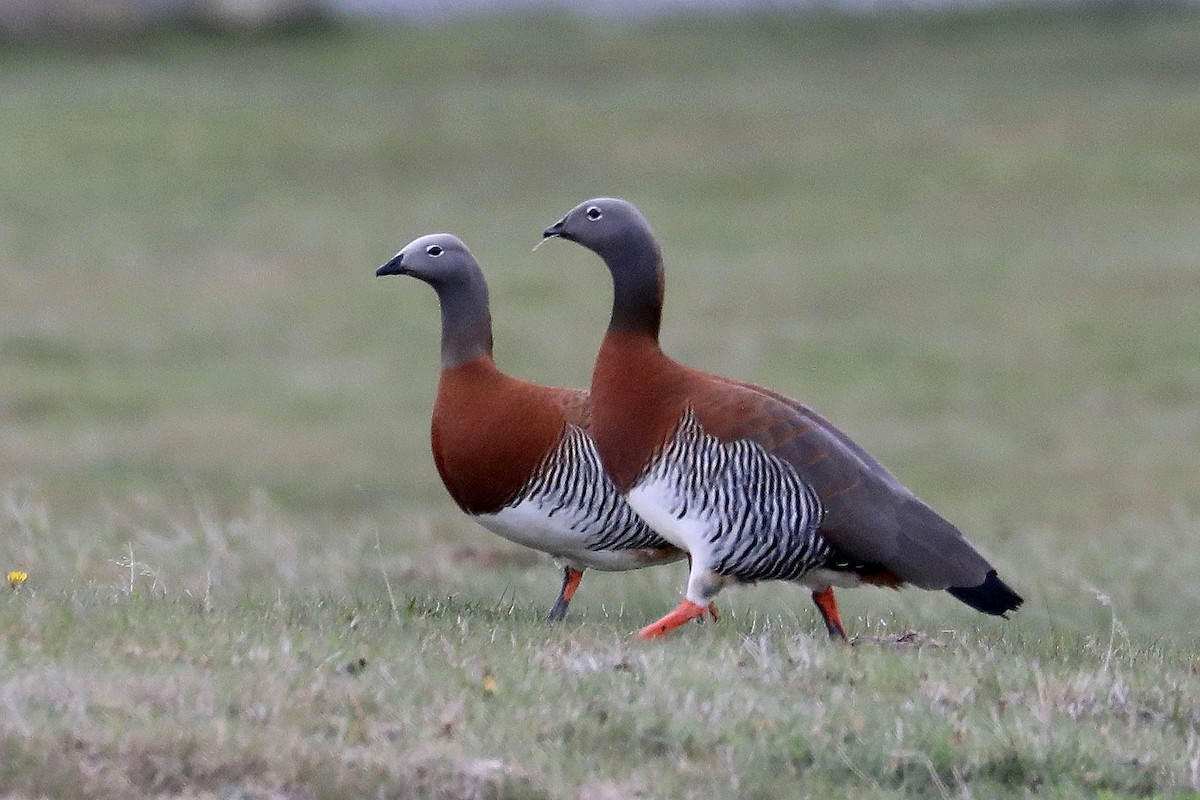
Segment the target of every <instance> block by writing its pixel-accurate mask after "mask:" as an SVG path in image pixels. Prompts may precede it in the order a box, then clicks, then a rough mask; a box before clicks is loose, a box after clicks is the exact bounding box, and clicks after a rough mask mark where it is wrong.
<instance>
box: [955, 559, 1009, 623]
mask: <svg viewBox="0 0 1200 800" xmlns="http://www.w3.org/2000/svg"><path fill="white" fill-rule="evenodd" d="M946 591H947V592H949V593H950V594H952V595H954V596H955V597H956V598H958V599H959V600H961V601H963V602H964V603H966V604H967V605H969V606H970V607H971V608H973V609H975V610H976V611H982V612H983V613H984V614H991V615H993V616H996V617H1003V618H1004V619H1008V612H1009V611H1016V610H1017V609H1018V608H1020V607H1021V604H1022V603H1024V602H1025V600H1024V598H1022V597H1021V595H1019V594H1017V593H1016V592H1014V591H1013V590H1012V589H1010V588H1009V587H1008V584H1006V583H1005V582H1004V581H1002V580H1000V577H999V576H998V575H996V570H992V571H991V572H989V573H988V574H987V577H986V578H984V579H983V583H981V584H979V585H978V586H972V587H970V588H963V587H961V586H951V587H950V588H949V589H947V590H946Z"/></svg>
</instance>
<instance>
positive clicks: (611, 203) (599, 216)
mask: <svg viewBox="0 0 1200 800" xmlns="http://www.w3.org/2000/svg"><path fill="white" fill-rule="evenodd" d="M542 238H543V239H553V238H561V239H566V240H567V241H570V242H576V243H577V244H581V245H583V246H584V247H586V248H588V249H589V250H591V251H592V252H594V253H595V254H596V255H598V256H600V257H601V258H602V259H604V263H605V264H606V265H608V271H609V272H610V273H611V274H612V279H613V313H612V318H611V320H610V321H609V329H610V330H611V329H621V330H641V331H645V332H649V333H651V334H653V335H654V336H657V335H658V326H659V317H660V316H661V313H662V301H663V268H662V255H661V253H660V252H659V249H658V242H657V240H655V238H654V231H652V230H651V229H650V223H649V222H647V221H646V218H645V217H644V216H642V212H640V211H638V210H637V207H636V206H634V205H633V203H630V202H629V201H628V200H619V199H617V198H613V197H597V198H594V199H592V200H585V201H584V202H582V203H580V204H579V205H577V206H575V207H574V208H572V209H571V210H570V211H568V212H567V215H566V216H565V217H563V218H562V219H560V220H559V221H558V222H556V223H554V224H553V225H551V226H550V227H549V228H546V230H545V231H543V232H542Z"/></svg>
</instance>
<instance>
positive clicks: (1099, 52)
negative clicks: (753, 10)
mask: <svg viewBox="0 0 1200 800" xmlns="http://www.w3.org/2000/svg"><path fill="white" fill-rule="evenodd" d="M1197 53H1200V16H1197V15H1196V14H1194V13H1186V12H1183V11H1154V12H1152V11H1147V10H1131V9H1129V8H1125V7H1121V8H1114V9H1110V10H1100V9H1092V10H1059V11H1048V12H1033V11H1019V12H1017V11H1003V12H985V13H969V14H965V13H958V14H941V15H925V16H921V15H917V16H911V17H910V16H881V17H873V18H872V17H864V18H843V17H836V16H821V15H816V16H797V17H791V16H778V15H766V16H758V17H756V16H750V17H745V18H740V19H734V20H725V21H721V22H717V21H710V20H702V19H695V20H682V21H680V20H676V21H671V22H645V23H641V24H638V25H636V26H629V27H622V26H613V25H607V24H602V23H598V22H597V23H584V22H579V21H573V20H571V19H569V18H565V17H549V18H537V19H533V18H515V19H495V20H483V21H472V22H463V23H457V24H453V25H444V26H433V27H412V28H378V29H369V28H348V29H344V30H334V31H328V32H326V33H323V34H321V35H313V36H307V37H299V38H263V39H253V38H246V39H232V40H231V39H221V38H214V37H203V36H197V37H189V36H167V35H164V36H160V37H151V38H147V39H142V40H138V41H136V42H130V43H126V45H125V46H123V47H121V48H114V49H111V50H103V49H92V50H90V51H88V52H81V53H74V52H70V51H67V50H45V49H29V48H16V47H12V46H8V49H6V50H0V74H2V75H3V78H2V79H0V86H2V89H3V95H4V102H3V103H0V130H2V131H4V147H3V148H0V571H7V570H8V569H22V570H25V571H27V572H28V573H29V574H30V578H29V581H28V582H27V584H26V585H25V586H23V587H21V588H20V590H18V591H15V592H11V593H9V592H5V593H4V594H6V595H7V596H5V597H4V598H2V599H0V706H2V707H3V708H4V709H5V713H4V714H0V786H3V787H4V790H3V791H4V792H5V793H7V794H9V795H12V796H14V797H26V796H27V797H38V796H94V797H110V796H111V797H117V796H120V797H127V796H160V795H185V796H196V797H207V796H215V797H230V796H239V797H260V796H261V797H268V796H272V793H284V794H287V796H291V797H312V796H316V797H337V796H358V795H365V796H372V795H374V796H401V797H403V796H429V797H448V798H464V797H466V798H469V797H554V798H558V797H578V798H582V799H583V800H599V799H602V798H610V797H612V798H616V797H622V798H624V797H637V796H640V797H647V798H649V797H672V798H674V797H700V796H714V795H715V796H718V797H747V798H749V797H764V798H765V797H796V796H817V795H823V796H832V797H837V796H844V795H849V794H853V795H856V796H863V797H867V798H873V797H880V798H890V797H908V796H929V797H950V796H969V797H995V796H1024V795H1026V794H1031V793H1034V792H1036V793H1038V794H1039V796H1041V795H1046V796H1051V797H1053V796H1061V797H1075V796H1099V797H1126V796H1150V797H1192V796H1195V795H1196V793H1197V792H1200V707H1198V706H1197V704H1196V703H1197V701H1196V698H1197V697H1200V691H1198V690H1200V686H1198V680H1200V678H1198V674H1200V660H1198V659H1200V656H1198V652H1200V634H1198V633H1197V629H1196V625H1195V620H1196V619H1197V617H1198V615H1200V588H1198V586H1197V583H1196V580H1195V576H1196V575H1197V574H1200V552H1198V551H1197V546H1196V542H1197V541H1198V533H1200V481H1198V480H1197V478H1198V475H1200V471H1198V469H1197V463H1198V462H1197V457H1196V453H1197V452H1200V413H1198V412H1200V325H1197V324H1196V320H1197V319H1200V227H1198V226H1197V225H1196V220H1197V219H1200V95H1198V94H1197V93H1196V90H1195V87H1196V86H1197V85H1198V84H1197V81H1198V80H1200V57H1197V55H1196V54H1197ZM598 194H619V195H623V196H626V197H629V198H631V199H632V200H634V201H635V202H637V203H638V204H639V205H640V206H641V207H642V208H643V210H644V211H645V212H646V213H647V215H648V216H649V218H650V219H651V221H652V223H653V224H654V225H655V228H656V230H657V232H658V234H659V237H660V239H661V241H662V243H663V247H664V252H665V254H666V259H667V270H668V299H667V310H666V320H665V326H664V335H665V341H666V346H667V348H668V349H669V351H670V352H671V353H672V354H674V355H675V356H677V357H679V358H680V359H681V360H684V361H686V362H689V363H692V364H696V365H698V366H702V367H705V368H708V369H711V370H714V371H717V372H721V373H725V374H730V375H733V376H736V377H739V378H744V379H749V380H754V381H759V382H762V383H766V384H768V385H770V386H772V387H774V388H776V389H779V390H780V391H783V392H786V393H787V394H790V395H792V396H795V397H797V398H799V399H802V400H804V401H805V402H808V403H810V404H812V405H813V406H814V407H816V408H818V409H820V410H821V411H823V412H824V413H825V414H826V415H828V416H830V417H831V418H833V419H834V421H835V422H837V423H838V424H840V425H841V426H842V427H843V428H845V429H846V430H847V431H849V432H850V433H851V434H852V435H854V436H855V438H856V439H857V440H858V441H860V442H861V443H862V444H864V445H865V446H867V447H868V448H869V449H871V450H872V451H873V452H874V453H876V454H877V455H878V456H879V457H880V458H881V459H882V460H883V461H884V462H885V463H887V464H888V465H889V466H891V467H892V468H893V469H894V471H896V472H897V473H898V474H899V475H900V476H901V477H902V478H903V479H904V480H905V481H906V482H907V483H909V485H910V486H912V488H914V490H916V491H917V492H918V493H919V494H920V495H922V496H923V497H924V498H926V499H927V500H928V501H930V502H931V503H932V504H933V505H934V506H935V507H937V508H939V509H940V510H942V511H943V512H944V513H945V514H946V515H947V516H948V517H950V518H951V519H953V520H955V521H956V522H958V523H959V524H960V526H961V527H962V528H963V529H964V530H965V531H966V532H967V533H968V535H969V536H970V537H971V538H972V539H973V540H974V541H975V542H977V543H978V544H979V546H980V547H981V548H982V549H983V550H984V551H985V552H987V553H988V554H989V556H990V557H992V559H993V560H994V561H995V562H996V563H997V565H998V566H999V567H1000V569H1001V572H1002V574H1003V575H1005V576H1006V577H1007V579H1008V580H1009V581H1010V582H1011V583H1012V584H1013V585H1014V586H1016V587H1017V588H1018V589H1019V590H1020V591H1021V592H1022V593H1023V594H1024V595H1025V596H1026V598H1027V601H1028V602H1027V604H1026V606H1025V608H1023V609H1022V610H1021V612H1020V613H1019V614H1017V615H1015V617H1014V619H1013V620H1012V621H1010V622H1007V623H1005V622H1000V621H992V620H983V619H980V618H979V617H978V616H977V615H974V614H973V613H972V612H970V611H969V609H966V608H965V607H962V606H961V605H959V604H957V603H955V602H954V601H953V600H952V599H950V598H948V597H946V596H945V595H929V594H926V593H920V592H916V591H911V590H910V591H905V592H901V593H892V592H885V591H879V590H867V589H864V590H860V591H856V592H844V593H843V597H842V600H841V602H842V604H843V611H844V614H845V616H846V617H847V621H848V623H849V625H850V627H851V628H852V630H853V631H855V632H856V633H857V634H858V635H859V637H860V644H859V646H858V647H856V648H854V649H842V648H837V647H831V646H830V645H828V644H827V643H826V642H825V641H824V640H823V636H822V635H818V630H817V628H818V626H817V623H816V621H815V619H814V613H813V612H812V611H811V609H810V607H809V605H810V604H809V603H808V601H807V599H806V598H805V596H804V595H803V594H802V593H799V592H798V591H796V590H795V589H794V588H792V587H787V586H761V587H756V588H753V589H745V590H740V591H731V592H727V593H726V594H725V595H723V596H722V599H721V603H722V607H723V609H724V610H725V611H726V618H725V619H724V620H722V621H720V622H718V623H717V624H714V625H706V626H689V627H688V628H687V629H686V630H685V631H682V632H680V633H679V634H678V635H676V636H675V637H673V638H671V639H669V640H667V641H664V642H662V643H661V644H660V645H655V646H639V645H631V644H629V643H628V642H627V641H626V635H627V634H628V633H629V632H630V631H632V630H634V629H636V628H637V627H638V626H640V625H641V624H644V623H645V622H647V621H648V620H650V619H653V618H656V617H657V616H658V615H660V614H661V613H663V612H664V611H665V610H666V609H667V608H669V607H671V606H672V605H673V604H674V603H675V602H676V601H677V598H678V595H679V591H680V588H681V584H682V582H683V574H684V573H683V570H682V568H681V567H680V566H679V565H676V566H674V567H666V568H663V569H659V570H654V571H643V572H640V573H635V574H631V575H616V576H604V575H589V576H588V577H587V578H586V579H585V581H584V585H583V588H582V590H581V591H580V594H579V595H578V597H577V599H576V601H575V604H574V605H573V607H572V613H571V616H570V618H569V619H568V622H567V624H566V625H563V626H552V625H548V624H546V623H544V622H542V620H541V615H542V614H543V613H544V611H545V610H546V609H547V608H548V607H549V605H550V603H551V601H552V600H553V595H554V592H555V590H556V589H557V581H558V576H557V575H556V573H555V570H554V569H553V568H552V567H551V566H550V565H549V563H548V562H547V561H546V560H545V559H540V558H537V557H533V556H531V555H529V554H527V553H524V552H522V551H519V550H517V549H515V548H513V547H511V546H508V545H507V544H505V543H503V542H502V541H500V540H498V539H496V538H495V537H492V536H491V535H490V534H488V533H486V532H485V531H483V530H481V529H478V528H476V527H474V526H472V525H471V524H469V523H467V522H466V521H465V520H463V519H461V517H460V516H459V515H458V514H457V513H456V511H455V509H454V508H453V507H452V505H451V503H450V502H449V500H448V499H447V497H446V495H445V492H444V490H443V489H442V487H441V486H440V484H439V483H438V481H437V476H436V473H435V472H434V469H433V465H432V462H431V459H430V458H429V455H428V441H427V431H428V429H427V425H428V411H429V407H430V405H431V403H432V397H433V391H434V381H435V371H436V362H437V330H436V328H437V313H436V303H435V301H434V298H433V294H432V292H431V291H429V290H428V288H427V287H425V286H422V285H420V284H418V283H416V282H414V281H404V280H400V279H390V280H387V281H379V280H376V279H375V278H374V277H373V271H374V267H375V266H377V265H378V264H379V263H381V262H382V261H383V260H385V259H386V258H387V257H389V256H390V255H391V254H392V253H394V252H395V251H396V250H397V249H398V248H399V247H400V246H401V245H403V244H404V243H406V242H407V241H408V240H410V239H411V238H414V237H416V236H418V235H420V234H423V233H427V232H430V231H434V230H450V231H452V232H455V233H457V234H459V235H460V236H462V237H463V238H464V239H465V240H466V241H467V242H468V244H469V245H470V246H471V247H472V249H473V250H474V251H475V253H476V255H477V256H478V257H479V258H480V261H481V263H482V264H483V265H484V268H485V270H486V271H487V273H488V276H489V280H490V281H491V284H492V297H493V306H494V308H493V312H494V319H495V324H496V339H497V356H498V359H499V360H500V362H501V364H502V365H503V366H504V367H505V368H506V369H509V370H510V371H512V372H514V373H516V374H519V375H521V376H524V377H529V378H532V379H536V380H539V381H543V382H547V383H560V384H570V385H580V386H582V385H585V384H586V382H587V380H588V375H589V371H590V364H591V358H592V355H593V353H594V351H595V348H596V345H597V344H598V341H599V338H600V335H601V331H602V328H603V325H604V322H605V320H606V318H607V303H608V291H609V289H608V286H607V282H606V278H605V276H604V274H603V269H602V268H601V267H600V265H599V264H598V262H596V260H595V259H594V257H592V256H591V255H590V254H588V253H586V252H584V251H583V250H582V249H580V248H577V247H574V246H571V245H569V244H565V243H561V242H551V243H549V244H547V245H546V246H545V247H542V248H540V249H539V250H538V251H537V252H536V253H530V252H529V251H530V248H532V246H533V245H534V244H535V243H536V242H537V240H538V236H539V234H540V231H541V229H542V228H543V227H544V226H545V225H547V224H549V223H550V222H552V221H554V220H555V219H557V218H558V217H559V216H561V214H562V213H563V212H564V211H565V210H566V209H567V208H569V207H570V206H572V205H574V204H575V203H576V202H578V201H579V200H582V199H584V198H586V197H589V196H593V195H598ZM392 598H394V604H393V600H392ZM351 620H354V624H353V625H352V624H351ZM906 631H915V633H914V634H913V635H911V636H903V635H902V634H903V633H904V632H906ZM897 638H900V639H903V640H904V641H901V642H899V643H897V642H896V641H895V640H896V639H897ZM358 658H365V659H366V660H367V665H366V667H365V668H364V669H363V670H361V671H356V672H355V674H349V673H347V672H346V671H339V669H338V668H339V667H340V666H343V665H345V664H350V663H357V659H358ZM487 675H490V676H492V678H493V679H494V680H495V683H496V688H495V691H494V692H488V691H487V690H486V689H485V676H487ZM488 685H490V684H488Z"/></svg>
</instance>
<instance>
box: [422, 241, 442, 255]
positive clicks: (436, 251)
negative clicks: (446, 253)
mask: <svg viewBox="0 0 1200 800" xmlns="http://www.w3.org/2000/svg"><path fill="white" fill-rule="evenodd" d="M425 252H426V253H428V254H429V255H431V256H433V257H434V258H437V257H438V256H440V255H441V254H442V248H440V247H438V246H437V245H436V244H431V245H429V247H426V248H425Z"/></svg>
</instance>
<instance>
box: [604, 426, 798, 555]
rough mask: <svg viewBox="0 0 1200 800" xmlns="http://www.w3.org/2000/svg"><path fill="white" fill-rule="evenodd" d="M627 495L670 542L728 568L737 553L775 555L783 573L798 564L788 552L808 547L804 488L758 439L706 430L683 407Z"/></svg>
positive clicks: (791, 552) (636, 508) (793, 474)
mask: <svg viewBox="0 0 1200 800" xmlns="http://www.w3.org/2000/svg"><path fill="white" fill-rule="evenodd" d="M627 499H628V501H629V505H630V506H632V507H633V509H634V511H636V512H637V513H638V514H639V515H640V516H641V517H642V518H643V519H645V520H646V522H647V523H648V524H649V525H650V527H652V528H654V529H655V530H656V531H658V533H659V534H660V535H661V536H663V537H664V538H665V539H668V540H669V541H671V542H672V544H675V545H676V546H678V547H682V548H684V549H687V550H688V551H689V552H691V553H692V555H693V557H695V558H699V559H700V560H701V561H703V562H706V563H708V564H709V565H710V566H713V567H720V568H721V569H728V570H729V571H730V572H731V573H737V574H740V572H741V571H742V566H741V565H739V564H738V563H736V562H737V561H738V558H739V557H740V556H739V555H738V554H741V553H748V552H755V553H777V554H778V557H777V558H775V557H773V561H778V562H780V564H782V567H780V568H781V569H783V570H784V571H787V572H795V571H798V570H800V569H802V566H801V565H800V564H798V563H797V564H791V563H790V562H791V560H792V556H793V555H795V554H798V553H799V552H801V551H808V552H809V553H810V554H814V553H815V551H814V550H813V547H814V545H815V544H816V530H817V527H818V526H819V524H820V518H821V506H820V502H819V501H818V499H817V496H816V493H815V492H813V490H812V489H811V487H809V486H807V485H806V484H805V483H804V482H803V481H802V480H800V478H799V476H798V475H797V474H796V472H795V470H794V469H793V468H792V467H791V466H790V465H789V464H787V463H785V462H783V461H780V460H779V459H776V458H774V457H772V456H771V455H770V454H768V453H767V452H766V451H764V450H763V448H762V447H760V446H759V445H758V444H756V443H754V442H751V441H749V440H738V441H733V442H722V441H721V440H720V439H718V438H717V437H715V436H712V435H710V434H708V433H706V432H705V430H704V428H703V427H702V426H701V424H700V422H699V421H698V420H697V418H696V416H695V414H693V413H692V412H691V411H690V410H689V411H687V412H686V413H685V414H684V415H683V417H682V418H681V419H680V420H679V423H678V425H677V426H676V429H675V432H674V433H673V435H672V436H671V437H670V438H669V439H668V440H667V441H666V442H665V444H664V445H663V446H662V447H661V448H660V449H659V450H658V451H657V452H656V453H655V456H654V458H653V459H652V460H651V461H650V463H649V465H648V467H647V468H646V469H645V471H644V472H643V473H642V474H641V476H640V477H639V478H638V480H637V481H636V483H635V484H634V486H633V487H632V489H631V490H630V491H629V493H628V494H627ZM760 560H761V559H760ZM806 560H807V559H806ZM785 562H786V563H785ZM776 566H777V565H776V564H774V563H772V564H769V565H767V567H769V568H770V569H771V570H774V569H775V568H776ZM765 568H766V567H765ZM756 569H757V567H756ZM748 577H753V576H748Z"/></svg>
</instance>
